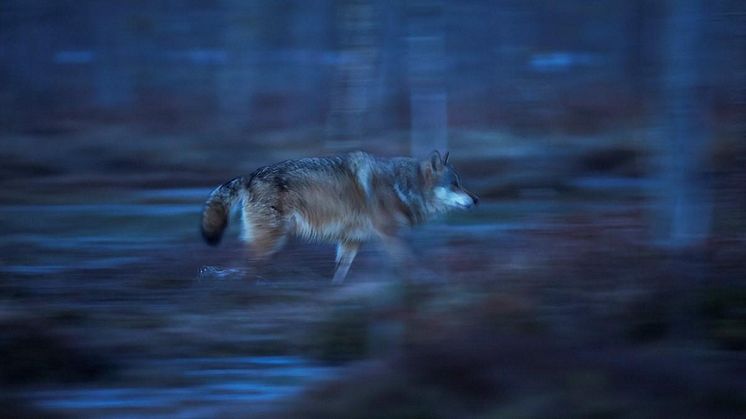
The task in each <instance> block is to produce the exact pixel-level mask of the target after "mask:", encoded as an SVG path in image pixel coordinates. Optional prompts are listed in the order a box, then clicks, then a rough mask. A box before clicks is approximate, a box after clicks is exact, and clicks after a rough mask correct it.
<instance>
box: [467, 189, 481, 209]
mask: <svg viewBox="0 0 746 419" xmlns="http://www.w3.org/2000/svg"><path fill="white" fill-rule="evenodd" d="M467 193H468V194H469V198H471V202H472V204H471V206H472V207H476V206H477V205H479V197H478V196H476V195H474V194H473V193H471V192H467Z"/></svg>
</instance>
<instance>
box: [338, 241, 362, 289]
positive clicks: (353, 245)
mask: <svg viewBox="0 0 746 419" xmlns="http://www.w3.org/2000/svg"><path fill="white" fill-rule="evenodd" d="M359 248H360V243H358V242H344V243H339V244H338V245H337V269H336V270H335V271H334V279H332V284H341V283H342V282H344V280H345V277H346V276H347V271H349V270H350V265H352V261H353V260H354V259H355V255H357V250H358V249H359Z"/></svg>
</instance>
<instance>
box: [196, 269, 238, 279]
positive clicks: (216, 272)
mask: <svg viewBox="0 0 746 419" xmlns="http://www.w3.org/2000/svg"><path fill="white" fill-rule="evenodd" d="M244 276H245V272H243V271H242V270H241V269H238V268H222V267H220V266H203V267H201V268H200V269H199V275H198V276H197V279H219V280H230V279H243V278H244Z"/></svg>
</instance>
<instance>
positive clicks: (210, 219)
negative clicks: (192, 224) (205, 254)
mask: <svg viewBox="0 0 746 419" xmlns="http://www.w3.org/2000/svg"><path fill="white" fill-rule="evenodd" d="M246 183H247V182H246V179H245V178H244V177H237V178H234V179H231V180H229V181H228V182H225V183H224V184H222V185H220V186H218V187H217V188H215V190H214V191H212V193H211V194H210V197H209V198H207V202H205V208H204V210H203V211H202V237H203V238H204V239H205V241H206V242H207V243H208V244H210V245H212V246H215V245H217V244H218V243H220V239H221V238H222V237H223V231H225V227H227V226H228V216H229V214H230V211H231V208H232V207H233V204H235V203H236V201H238V199H239V198H241V194H242V193H244V192H243V191H244V190H245V185H246Z"/></svg>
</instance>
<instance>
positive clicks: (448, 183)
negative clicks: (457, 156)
mask: <svg viewBox="0 0 746 419" xmlns="http://www.w3.org/2000/svg"><path fill="white" fill-rule="evenodd" d="M420 171H421V172H422V175H423V178H424V180H425V184H426V185H427V189H429V191H430V192H431V193H432V195H431V199H430V202H431V204H432V205H433V206H434V207H435V208H436V210H437V211H439V212H445V211H448V210H451V209H454V208H471V207H473V206H475V205H477V203H479V197H477V196H476V195H474V194H473V193H471V192H469V191H467V190H466V189H464V187H463V186H462V185H461V178H460V177H459V175H458V173H456V170H455V169H454V168H453V166H451V165H450V164H449V163H448V153H447V152H446V154H445V156H444V157H441V155H440V153H439V152H437V151H433V152H432V153H430V156H429V157H428V158H427V159H425V160H423V161H421V162H420Z"/></svg>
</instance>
